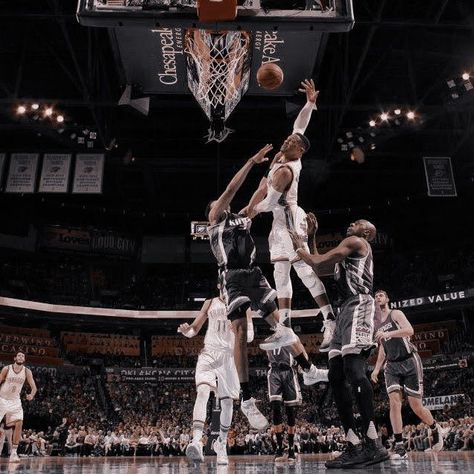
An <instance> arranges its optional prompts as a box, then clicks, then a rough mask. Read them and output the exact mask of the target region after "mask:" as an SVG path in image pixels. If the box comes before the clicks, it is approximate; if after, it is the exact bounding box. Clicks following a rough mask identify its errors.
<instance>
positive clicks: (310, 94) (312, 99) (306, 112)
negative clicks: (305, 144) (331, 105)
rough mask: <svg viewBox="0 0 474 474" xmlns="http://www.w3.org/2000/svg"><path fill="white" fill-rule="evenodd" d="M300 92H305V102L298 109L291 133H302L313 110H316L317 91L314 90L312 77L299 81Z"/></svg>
mask: <svg viewBox="0 0 474 474" xmlns="http://www.w3.org/2000/svg"><path fill="white" fill-rule="evenodd" d="M298 90H299V91H300V92H304V93H306V104H305V105H304V106H303V108H302V109H301V110H300V113H299V114H298V117H296V120H295V123H294V125H293V133H304V132H305V131H306V128H307V127H308V125H309V122H310V120H311V115H312V113H313V110H316V101H317V99H318V95H319V91H317V90H316V86H315V85H314V81H313V79H311V80H309V81H308V79H305V80H304V81H302V82H301V88H300V89H298Z"/></svg>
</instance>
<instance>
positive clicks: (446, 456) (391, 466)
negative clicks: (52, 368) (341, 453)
mask: <svg viewBox="0 0 474 474" xmlns="http://www.w3.org/2000/svg"><path fill="white" fill-rule="evenodd" d="M329 457H330V456H329V455H325V454H321V455H319V454H314V455H303V456H301V458H300V461H299V462H298V463H296V464H293V465H287V464H275V463H274V462H273V457H271V456H230V457H229V465H228V466H216V463H215V457H210V456H207V457H206V461H205V462H204V463H202V464H196V465H193V464H191V463H189V462H188V460H187V459H186V458H183V457H172V458H163V457H161V458H160V457H158V458H156V457H154V458H150V457H137V458H133V457H116V458H70V457H66V458H61V457H51V458H25V459H22V461H21V462H20V463H18V464H9V463H8V460H7V459H4V458H2V459H1V460H0V473H4V472H5V473H15V474H20V473H35V474H36V473H37V474H102V473H103V474H109V473H110V474H157V473H159V474H188V473H192V474H260V473H272V474H284V473H290V474H312V473H317V472H325V471H326V468H325V467H324V461H325V460H326V459H328V458H329ZM328 472H332V473H334V474H337V473H341V472H359V473H362V472H373V473H375V472H380V473H396V472H408V473H416V474H423V473H439V474H449V473H455V472H464V473H466V474H467V473H470V472H474V451H462V452H441V453H429V454H428V453H410V455H409V458H408V459H407V460H404V461H386V462H385V463H383V464H378V465H376V466H372V467H369V468H364V469H357V470H354V469H351V470H344V471H343V470H339V469H332V470H330V471H328Z"/></svg>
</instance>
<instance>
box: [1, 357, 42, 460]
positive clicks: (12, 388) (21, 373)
mask: <svg viewBox="0 0 474 474" xmlns="http://www.w3.org/2000/svg"><path fill="white" fill-rule="evenodd" d="M24 364H25V354H23V352H18V353H17V354H16V355H15V358H14V363H13V364H11V365H7V366H5V367H3V369H2V371H1V372H0V385H1V386H0V421H2V419H3V417H5V426H7V427H12V426H13V443H12V450H11V453H10V462H20V458H19V457H18V454H17V448H18V443H19V442H20V437H21V430H22V428H23V408H22V406H21V400H20V393H21V389H22V388H23V385H24V383H25V380H26V382H28V385H29V386H30V389H31V391H30V393H29V394H28V395H27V396H26V399H27V400H28V401H31V400H33V398H34V397H35V395H36V384H35V381H34V379H33V374H32V373H31V370H30V369H28V368H27V367H25V365H24Z"/></svg>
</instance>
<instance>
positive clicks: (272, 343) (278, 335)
mask: <svg viewBox="0 0 474 474" xmlns="http://www.w3.org/2000/svg"><path fill="white" fill-rule="evenodd" d="M271 330H272V331H274V332H273V334H272V335H271V336H269V337H267V338H266V339H265V340H264V341H263V342H262V343H261V344H260V349H262V350H264V351H271V350H273V349H278V348H279V347H285V346H290V345H291V344H293V343H294V342H296V341H297V340H298V336H297V335H296V334H295V333H294V331H293V329H291V328H287V327H285V326H283V324H279V323H278V324H277V325H276V326H275V327H274V328H271Z"/></svg>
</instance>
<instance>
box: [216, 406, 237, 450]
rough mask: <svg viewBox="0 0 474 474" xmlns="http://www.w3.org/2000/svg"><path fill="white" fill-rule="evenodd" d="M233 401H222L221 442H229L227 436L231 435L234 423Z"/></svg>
mask: <svg viewBox="0 0 474 474" xmlns="http://www.w3.org/2000/svg"><path fill="white" fill-rule="evenodd" d="M233 404H234V402H233V400H232V399H231V398H223V399H222V400H221V416H220V429H219V440H220V441H221V442H227V434H228V433H229V429H230V424H231V422H232V411H233Z"/></svg>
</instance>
